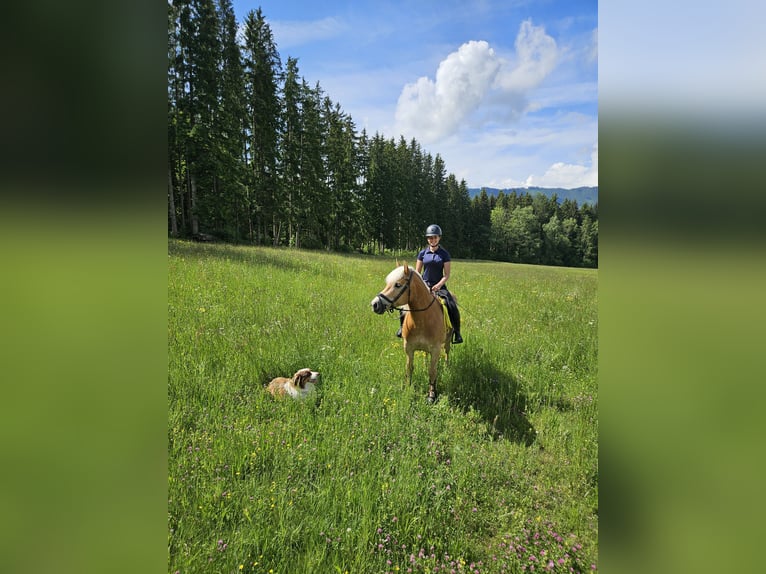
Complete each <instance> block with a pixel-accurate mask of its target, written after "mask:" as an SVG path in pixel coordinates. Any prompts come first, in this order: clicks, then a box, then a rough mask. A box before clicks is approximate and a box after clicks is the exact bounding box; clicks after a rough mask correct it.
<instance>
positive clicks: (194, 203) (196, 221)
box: [189, 173, 199, 235]
mask: <svg viewBox="0 0 766 574" xmlns="http://www.w3.org/2000/svg"><path fill="white" fill-rule="evenodd" d="M189 179H190V180H191V206H190V207H191V209H190V211H191V226H192V229H191V231H192V235H197V234H198V233H199V217H198V216H197V180H196V179H195V178H194V174H193V173H190V174H189Z"/></svg>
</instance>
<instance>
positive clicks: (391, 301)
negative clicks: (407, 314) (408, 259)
mask: <svg viewBox="0 0 766 574" xmlns="http://www.w3.org/2000/svg"><path fill="white" fill-rule="evenodd" d="M412 275H413V273H412V271H410V272H409V273H408V274H407V281H406V282H405V284H404V285H402V287H401V288H400V289H399V292H398V293H397V294H396V297H394V298H393V299H389V298H388V297H386V296H385V295H383V293H382V292H381V293H378V299H382V300H383V301H385V303H386V305H387V306H388V312H389V313H393V312H394V309H396V310H397V311H425V310H426V309H428V308H429V307H430V306H431V305H433V304H434V301H436V299H437V297H436V295H434V294H433V293H431V296H432V297H433V298H432V299H431V302H430V303H429V304H428V305H426V306H425V307H423V308H422V309H402V308H401V307H396V306H395V305H394V302H395V301H397V300H398V299H399V297H401V296H402V295H403V294H404V292H405V291H407V289H409V288H410V281H412ZM407 304H409V298H408V299H407Z"/></svg>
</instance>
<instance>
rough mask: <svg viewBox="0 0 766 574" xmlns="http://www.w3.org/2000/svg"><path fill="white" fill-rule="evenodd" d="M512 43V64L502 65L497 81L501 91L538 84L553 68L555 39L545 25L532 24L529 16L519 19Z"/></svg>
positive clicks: (557, 56)
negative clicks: (515, 58)
mask: <svg viewBox="0 0 766 574" xmlns="http://www.w3.org/2000/svg"><path fill="white" fill-rule="evenodd" d="M515 47H516V56H517V61H516V64H515V66H513V67H510V66H509V67H507V68H506V69H504V70H503V73H501V74H499V75H498V77H497V83H498V86H499V87H500V88H501V89H503V90H504V91H513V92H525V91H527V90H530V89H532V88H536V87H537V86H539V85H540V83H541V82H542V81H543V80H544V79H545V77H546V76H548V74H550V73H551V72H552V71H553V69H554V68H555V67H556V64H557V62H558V59H559V50H558V48H557V46H556V40H554V39H553V38H551V37H550V36H548V35H547V34H546V33H545V28H543V27H541V26H533V25H532V22H531V21H530V20H525V21H524V22H522V23H521V27H520V28H519V34H518V35H517V36H516V44H515Z"/></svg>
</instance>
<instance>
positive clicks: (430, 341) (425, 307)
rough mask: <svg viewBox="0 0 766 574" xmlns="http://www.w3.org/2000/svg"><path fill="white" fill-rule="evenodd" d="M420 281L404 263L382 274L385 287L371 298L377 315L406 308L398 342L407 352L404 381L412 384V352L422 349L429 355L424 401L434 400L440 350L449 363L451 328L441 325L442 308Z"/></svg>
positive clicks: (442, 322)
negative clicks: (402, 344)
mask: <svg viewBox="0 0 766 574" xmlns="http://www.w3.org/2000/svg"><path fill="white" fill-rule="evenodd" d="M438 299H439V298H438V297H437V296H436V295H434V294H433V293H432V292H431V290H430V289H429V288H428V285H426V282H425V281H423V278H422V277H421V276H420V273H418V272H417V271H415V270H414V269H412V268H411V267H409V266H408V265H407V263H404V264H403V265H401V266H399V267H397V268H396V269H394V270H393V271H391V273H389V274H388V276H387V277H386V287H385V288H384V289H383V290H382V291H381V292H380V293H378V294H377V295H376V296H375V298H374V299H373V300H372V301H371V303H370V304H371V305H372V310H373V311H374V312H375V313H377V314H378V315H382V314H383V313H385V312H386V311H390V312H393V310H394V309H398V310H400V311H402V310H403V311H406V313H405V317H404V323H403V324H402V341H403V342H404V352H405V353H406V355H407V366H406V372H407V384H408V385H411V384H412V369H413V361H412V359H413V355H414V354H415V351H425V352H426V353H428V354H429V355H430V357H431V364H430V367H429V369H428V383H429V384H428V402H430V403H433V402H434V401H435V400H436V375H437V367H438V363H439V357H440V356H441V350H442V348H443V349H444V355H445V363H447V364H449V350H450V343H451V342H452V332H453V329H452V328H451V327H449V328H448V327H447V325H446V324H445V317H444V314H445V313H446V309H443V308H442V307H443V305H442V304H441V303H440V302H439V300H438Z"/></svg>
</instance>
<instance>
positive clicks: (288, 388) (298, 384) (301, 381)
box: [266, 369, 319, 399]
mask: <svg viewBox="0 0 766 574" xmlns="http://www.w3.org/2000/svg"><path fill="white" fill-rule="evenodd" d="M318 379H319V373H318V372H316V371H312V370H311V369H301V370H300V371H298V372H297V373H295V374H294V375H293V376H292V378H291V379H288V378H287V377H277V378H276V379H273V380H272V381H271V382H270V383H269V386H268V387H266V390H267V391H268V392H270V393H271V394H272V395H274V396H275V397H282V396H285V395H289V396H291V397H292V398H294V399H303V398H306V396H307V395H310V394H311V393H313V392H314V391H315V390H316V388H315V387H316V383H317V380H318Z"/></svg>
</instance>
